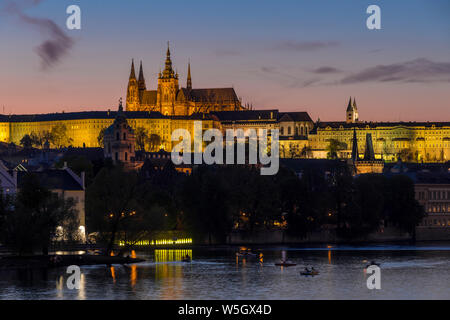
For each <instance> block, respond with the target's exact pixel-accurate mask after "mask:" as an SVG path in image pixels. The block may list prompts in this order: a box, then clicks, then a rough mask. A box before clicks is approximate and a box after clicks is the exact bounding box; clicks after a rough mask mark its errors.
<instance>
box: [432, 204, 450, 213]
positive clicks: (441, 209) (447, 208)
mask: <svg viewBox="0 0 450 320" xmlns="http://www.w3.org/2000/svg"><path fill="white" fill-rule="evenodd" d="M427 211H428V212H429V213H448V212H450V203H449V204H445V203H444V204H432V205H429V206H428V209H427Z"/></svg>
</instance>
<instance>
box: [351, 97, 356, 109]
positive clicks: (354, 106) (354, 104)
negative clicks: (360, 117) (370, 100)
mask: <svg viewBox="0 0 450 320" xmlns="http://www.w3.org/2000/svg"><path fill="white" fill-rule="evenodd" d="M350 100H351V98H350ZM353 108H355V110H357V109H358V107H357V106H356V97H355V98H353Z"/></svg>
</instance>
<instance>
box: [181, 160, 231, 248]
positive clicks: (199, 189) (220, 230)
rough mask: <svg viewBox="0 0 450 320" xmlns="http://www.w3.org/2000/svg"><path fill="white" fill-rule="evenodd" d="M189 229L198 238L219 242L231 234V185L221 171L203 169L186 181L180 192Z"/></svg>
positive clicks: (199, 169)
mask: <svg viewBox="0 0 450 320" xmlns="http://www.w3.org/2000/svg"><path fill="white" fill-rule="evenodd" d="M179 195H180V198H181V203H182V205H181V207H182V209H183V214H184V216H185V222H186V227H187V228H188V230H190V231H191V232H192V233H193V234H194V236H195V237H197V238H200V239H204V238H205V237H208V241H209V242H210V243H211V242H212V239H213V238H214V239H216V240H217V241H219V242H223V241H224V240H225V237H226V235H227V234H228V233H229V232H230V231H231V228H232V225H233V222H232V221H233V220H232V213H231V200H232V199H231V198H232V197H231V190H230V185H229V184H228V183H227V180H226V179H225V177H224V176H223V171H222V170H220V169H219V168H211V167H201V168H198V169H197V170H195V171H194V172H193V173H192V175H191V176H189V177H187V178H186V180H185V182H184V183H183V185H182V187H181V190H180V193H179Z"/></svg>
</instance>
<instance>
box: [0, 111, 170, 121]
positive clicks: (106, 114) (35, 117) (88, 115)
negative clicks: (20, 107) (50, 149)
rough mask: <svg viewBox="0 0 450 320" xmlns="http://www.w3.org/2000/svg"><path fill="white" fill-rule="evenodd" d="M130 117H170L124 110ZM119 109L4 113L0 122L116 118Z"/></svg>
mask: <svg viewBox="0 0 450 320" xmlns="http://www.w3.org/2000/svg"><path fill="white" fill-rule="evenodd" d="M123 113H124V114H125V116H126V117H127V118H128V119H149V118H150V119H160V118H168V117H166V116H163V115H162V114H161V113H160V112H155V111H152V112H148V111H124V112H123ZM116 116H117V111H82V112H68V113H65V112H62V113H47V114H24V115H4V114H0V122H41V121H62V120H86V119H111V120H114V119H115V118H116Z"/></svg>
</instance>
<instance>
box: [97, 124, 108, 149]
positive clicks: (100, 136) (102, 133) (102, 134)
mask: <svg viewBox="0 0 450 320" xmlns="http://www.w3.org/2000/svg"><path fill="white" fill-rule="evenodd" d="M105 131H106V128H102V129H101V130H100V132H99V133H98V136H97V141H98V145H99V146H100V148H104V147H105V145H104V142H103V139H104V138H105Z"/></svg>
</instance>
